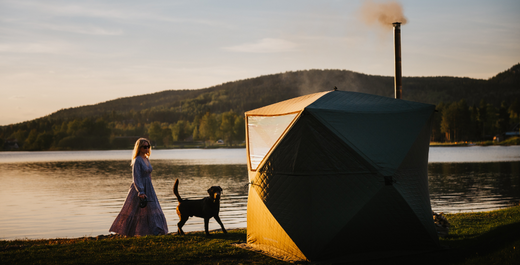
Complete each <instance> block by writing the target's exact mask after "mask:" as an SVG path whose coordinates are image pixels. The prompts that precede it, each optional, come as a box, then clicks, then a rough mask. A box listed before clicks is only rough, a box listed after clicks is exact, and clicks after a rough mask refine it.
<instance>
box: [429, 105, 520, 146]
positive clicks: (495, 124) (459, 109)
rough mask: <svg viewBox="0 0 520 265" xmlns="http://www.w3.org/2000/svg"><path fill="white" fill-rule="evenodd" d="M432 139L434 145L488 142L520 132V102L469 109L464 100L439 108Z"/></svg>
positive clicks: (439, 106)
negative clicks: (501, 135)
mask: <svg viewBox="0 0 520 265" xmlns="http://www.w3.org/2000/svg"><path fill="white" fill-rule="evenodd" d="M436 110H437V113H436V114H435V115H434V120H433V124H432V125H433V126H432V134H431V140H432V141H434V142H461V141H468V142H473V141H489V140H493V137H494V136H496V135H499V134H503V133H505V132H510V131H513V130H516V132H518V131H519V129H518V124H519V123H520V103H519V101H518V99H516V100H514V101H513V102H512V104H510V105H507V104H506V103H505V102H502V104H501V105H500V106H498V107H495V106H494V105H493V104H490V103H487V102H486V101H485V100H484V99H482V100H481V101H480V104H478V105H477V104H475V105H472V106H469V105H468V104H467V102H466V101H465V100H460V101H457V102H451V103H440V104H438V105H437V106H436Z"/></svg>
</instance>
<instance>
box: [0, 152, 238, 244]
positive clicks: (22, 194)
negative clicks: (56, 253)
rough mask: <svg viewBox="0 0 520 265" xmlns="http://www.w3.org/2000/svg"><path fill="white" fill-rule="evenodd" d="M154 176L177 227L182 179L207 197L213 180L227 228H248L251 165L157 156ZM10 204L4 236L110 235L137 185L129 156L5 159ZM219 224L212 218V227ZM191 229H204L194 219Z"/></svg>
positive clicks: (185, 189)
mask: <svg viewBox="0 0 520 265" xmlns="http://www.w3.org/2000/svg"><path fill="white" fill-rule="evenodd" d="M153 167H154V171H153V174H152V181H153V184H154V187H155V190H156V193H157V196H158V197H159V200H160V203H161V206H162V208H163V210H164V213H165V216H166V218H167V222H168V226H169V230H170V231H172V232H174V231H176V230H177V222H178V217H177V213H176V211H175V207H176V206H177V201H176V198H175V195H174V194H173V190H172V187H173V183H174V182H175V179H176V178H179V180H180V186H179V192H180V194H181V196H182V197H183V198H187V199H189V198H192V199H196V198H197V199H198V198H202V197H205V196H207V192H206V190H207V189H208V188H209V187H210V186H213V185H219V186H221V187H222V188H223V189H224V192H223V196H222V202H221V212H222V213H221V219H222V221H223V222H224V225H225V226H226V228H243V227H246V208H247V188H246V187H245V185H246V184H247V170H246V165H178V164H175V163H173V162H171V161H166V160H163V161H161V160H156V161H153ZM0 172H1V173H0V181H1V182H2V187H9V188H8V189H7V190H8V191H7V192H2V193H0V200H1V201H2V202H3V203H4V207H2V208H3V214H2V215H1V216H0V223H1V224H2V226H0V238H1V239H14V238H53V237H80V236H85V235H91V236H96V235H99V234H107V233H108V228H109V227H110V225H111V223H112V221H113V220H114V218H115V216H116V215H117V214H118V212H119V210H120V209H121V207H122V205H123V202H124V199H125V198H126V195H127V192H128V189H129V187H130V184H131V181H132V180H131V168H130V165H129V161H82V162H46V163H27V164H21V163H16V164H0ZM218 227H219V226H218V224H217V223H216V222H215V221H213V220H212V221H211V222H210V229H217V228H218ZM184 230H185V231H201V230H203V220H202V219H201V218H192V219H190V220H189V221H188V222H187V223H186V225H185V229H184Z"/></svg>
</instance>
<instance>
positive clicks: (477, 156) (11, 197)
mask: <svg viewBox="0 0 520 265" xmlns="http://www.w3.org/2000/svg"><path fill="white" fill-rule="evenodd" d="M130 156H131V151H130V150H115V151H59V152H50V151H49V152H0V181H1V183H2V187H3V191H2V192H1V193H0V201H1V202H2V215H1V216H0V224H1V225H0V239H7V240H10V239H23V238H29V239H38V238H58V237H59V238H72V237H82V236H97V235H100V234H108V228H109V227H110V225H111V224H112V221H113V220H114V218H115V216H116V215H117V214H118V212H119V210H120V209H121V206H122V205H123V202H124V200H125V198H126V194H127V192H128V188H129V186H130V184H131V181H132V180H131V172H130V171H131V168H130ZM151 158H152V159H151V162H152V165H153V167H154V171H153V176H152V180H153V184H154V187H155V190H156V192H157V196H158V197H159V200H160V203H161V206H162V208H163V210H164V213H165V215H166V219H167V222H168V226H169V230H170V232H175V231H177V222H178V217H177V214H176V212H175V207H176V206H177V202H176V199H175V196H174V194H173V191H172V186H173V183H174V182H175V179H177V178H178V179H179V180H180V185H179V192H180V194H181V196H182V197H183V198H191V199H197V198H202V197H205V196H206V195H207V193H206V190H207V188H208V187H210V186H213V185H219V186H221V187H222V188H223V189H224V193H223V196H222V202H221V219H222V221H223V223H224V225H225V227H226V228H245V227H246V209H247V193H248V187H247V182H248V179H247V168H246V151H245V149H207V150H203V149H179V150H153V152H152V157H151ZM429 161H430V163H429V166H428V178H429V185H430V197H431V203H432V209H433V210H434V211H436V212H445V213H456V212H469V211H488V210H494V209H499V208H503V207H507V206H510V205H511V204H512V203H514V202H516V203H518V201H519V200H520V146H509V147H507V146H487V147H479V146H472V147H430V155H429ZM217 228H219V226H218V224H217V223H216V222H215V221H214V220H213V219H212V220H211V221H210V229H217ZM202 230H204V228H203V220H202V219H201V218H191V219H190V220H189V221H188V222H187V223H186V225H185V226H184V231H202Z"/></svg>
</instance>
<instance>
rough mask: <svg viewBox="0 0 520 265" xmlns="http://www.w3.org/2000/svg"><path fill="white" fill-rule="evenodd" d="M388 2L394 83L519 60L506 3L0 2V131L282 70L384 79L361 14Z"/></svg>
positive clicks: (497, 68) (376, 33) (380, 39)
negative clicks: (395, 27) (398, 56)
mask: <svg viewBox="0 0 520 265" xmlns="http://www.w3.org/2000/svg"><path fill="white" fill-rule="evenodd" d="M389 5H392V6H395V5H397V6H398V7H399V8H401V9H400V10H401V11H402V13H403V15H404V17H405V18H406V21H407V23H406V24H403V25H402V26H401V43H402V72H403V76H458V77H471V78H479V79H488V78H490V77H493V76H494V75H496V74H498V73H500V72H503V71H505V70H507V69H509V68H511V67H512V66H513V65H515V64H517V63H519V62H520V15H519V14H520V1H518V0H495V1H491V0H488V1H481V0H471V1H469V0H450V1H445V0H436V1H419V0H410V1H404V0H403V1H378V0H372V1H362V0H349V1H335V0H319V1H310V0H298V1H296V0H276V1H271V0H263V1H246V0H234V1H231V0H219V1H214V0H213V1H211V0H207V1H198V0H187V1H177V0H147V1H143V0H124V1H123V0H111V1H106V0H67V1H65V0H0V93H1V95H2V96H3V100H2V104H0V113H1V114H0V125H8V124H15V123H19V122H24V121H28V120H33V119H36V118H39V117H43V116H46V115H48V114H51V113H53V112H56V111H58V110H60V109H64V108H71V107H77V106H83V105H91V104H97V103H100V102H105V101H108V100H112V99H116V98H122V97H129V96H135V95H142V94H149V93H155V92H159V91H164V90H172V89H173V90H176V89H201V88H207V87H211V86H214V85H219V84H222V83H226V82H232V81H236V80H241V79H247V78H253V77H258V76H262V75H269V74H276V73H283V72H286V71H298V70H308V69H342V70H350V71H354V72H359V73H364V74H369V75H384V76H393V75H394V51H393V33H392V28H391V27H386V28H384V27H380V26H378V25H377V23H375V24H374V23H372V24H371V23H369V22H370V21H367V17H366V16H364V14H365V11H364V10H366V8H367V7H370V6H377V7H380V6H385V7H386V6H389ZM388 9H389V8H383V10H388ZM244 89H247V88H244ZM339 89H340V90H341V88H339ZM390 89H393V88H390ZM403 90H404V91H405V90H406V88H405V87H404V88H403Z"/></svg>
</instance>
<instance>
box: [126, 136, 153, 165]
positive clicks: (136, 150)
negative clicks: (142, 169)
mask: <svg viewBox="0 0 520 265" xmlns="http://www.w3.org/2000/svg"><path fill="white" fill-rule="evenodd" d="M144 143H148V145H149V146H150V152H148V154H147V155H146V158H149V157H150V155H151V154H152V144H151V143H150V140H148V139H146V138H139V139H137V141H136V142H135V145H134V151H133V152H132V162H131V163H130V166H133V165H134V163H135V158H136V157H137V156H138V155H139V153H140V149H141V146H143V144H144Z"/></svg>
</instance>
